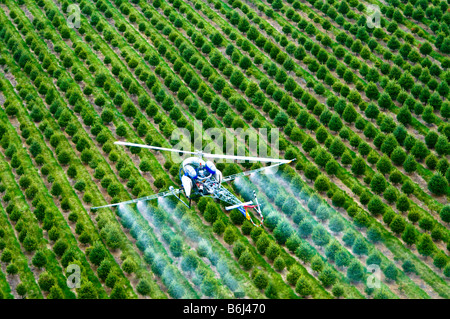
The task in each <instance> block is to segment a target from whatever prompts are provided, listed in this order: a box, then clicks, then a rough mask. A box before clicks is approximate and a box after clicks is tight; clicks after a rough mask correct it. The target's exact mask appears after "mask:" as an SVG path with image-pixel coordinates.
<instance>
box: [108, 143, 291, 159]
mask: <svg viewBox="0 0 450 319" xmlns="http://www.w3.org/2000/svg"><path fill="white" fill-rule="evenodd" d="M114 144H117V145H125V146H134V147H141V148H148V149H153V150H160V151H169V152H176V153H183V154H193V155H197V156H202V157H206V158H223V159H231V160H242V161H255V162H268V163H270V162H271V163H284V164H285V163H289V162H290V161H289V160H284V159H277V158H268V157H255V156H238V155H221V154H209V153H203V152H201V151H199V152H190V151H182V150H177V149H172V148H165V147H159V146H151V145H144V144H136V143H129V142H121V141H117V142H114Z"/></svg>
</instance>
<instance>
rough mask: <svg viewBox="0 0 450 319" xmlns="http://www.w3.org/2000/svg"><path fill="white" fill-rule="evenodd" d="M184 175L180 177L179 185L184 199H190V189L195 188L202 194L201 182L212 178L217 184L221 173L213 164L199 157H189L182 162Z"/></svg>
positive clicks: (220, 179) (220, 178)
mask: <svg viewBox="0 0 450 319" xmlns="http://www.w3.org/2000/svg"><path fill="white" fill-rule="evenodd" d="M182 166H183V171H184V175H183V176H182V177H181V183H182V185H183V188H184V192H185V194H186V197H188V198H189V197H190V195H191V192H192V188H193V186H194V185H196V186H197V188H198V190H199V191H200V192H201V193H203V183H202V182H203V181H204V180H207V179H209V178H210V177H213V178H214V179H215V180H216V181H218V182H219V183H220V182H221V181H222V173H221V172H220V171H219V170H218V169H217V168H216V166H215V165H214V163H213V162H211V161H207V162H205V161H204V160H203V159H201V158H199V157H189V158H187V159H185V160H184V161H183V164H182Z"/></svg>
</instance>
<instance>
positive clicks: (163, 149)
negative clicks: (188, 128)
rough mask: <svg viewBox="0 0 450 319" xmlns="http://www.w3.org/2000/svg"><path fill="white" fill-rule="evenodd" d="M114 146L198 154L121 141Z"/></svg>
mask: <svg viewBox="0 0 450 319" xmlns="http://www.w3.org/2000/svg"><path fill="white" fill-rule="evenodd" d="M114 144H116V145H125V146H134V147H140V148H149V149H152V150H159V151H169V152H177V153H184V154H198V153H196V152H190V151H182V150H177V149H173V148H165V147H159V146H151V145H145V144H136V143H129V142H121V141H117V142H114Z"/></svg>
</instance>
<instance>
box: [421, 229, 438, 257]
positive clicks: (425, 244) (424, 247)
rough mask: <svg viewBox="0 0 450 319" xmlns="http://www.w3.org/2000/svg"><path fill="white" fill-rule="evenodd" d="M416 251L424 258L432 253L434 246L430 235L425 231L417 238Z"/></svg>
mask: <svg viewBox="0 0 450 319" xmlns="http://www.w3.org/2000/svg"><path fill="white" fill-rule="evenodd" d="M417 251H418V252H419V254H421V255H422V256H424V257H425V258H426V257H428V256H431V255H432V254H433V253H434V251H435V246H434V244H433V241H432V239H431V237H430V235H428V234H426V233H425V234H422V236H421V237H420V239H419V243H418V244H417Z"/></svg>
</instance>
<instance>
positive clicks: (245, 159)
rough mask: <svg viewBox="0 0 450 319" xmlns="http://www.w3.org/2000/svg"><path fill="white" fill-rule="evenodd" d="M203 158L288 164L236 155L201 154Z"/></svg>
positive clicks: (276, 160)
mask: <svg viewBox="0 0 450 319" xmlns="http://www.w3.org/2000/svg"><path fill="white" fill-rule="evenodd" d="M202 155H203V157H208V158H225V159H232V160H242V161H256V162H272V163H283V164H286V163H289V162H290V160H284V159H277V158H267V157H255V156H237V155H220V154H205V153H203V154H202Z"/></svg>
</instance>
